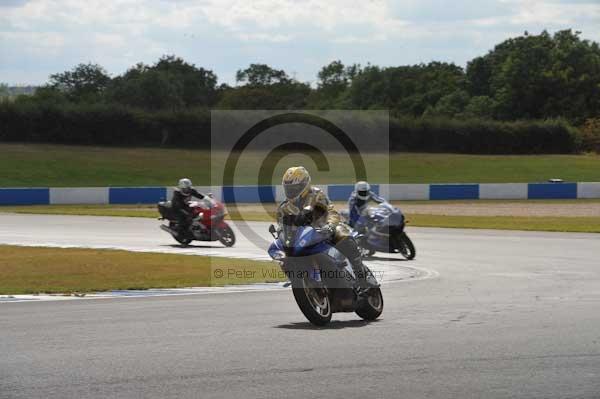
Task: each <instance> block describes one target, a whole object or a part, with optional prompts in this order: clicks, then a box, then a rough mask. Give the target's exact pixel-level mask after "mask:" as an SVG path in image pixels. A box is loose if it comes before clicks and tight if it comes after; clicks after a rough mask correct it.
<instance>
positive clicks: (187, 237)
mask: <svg viewBox="0 0 600 399" xmlns="http://www.w3.org/2000/svg"><path fill="white" fill-rule="evenodd" d="M188 206H189V207H190V208H191V210H192V214H191V215H190V217H191V220H192V222H191V224H190V226H189V228H188V229H185V230H183V231H181V229H180V228H179V223H178V219H177V216H176V215H175V212H174V210H173V208H172V205H171V201H162V202H159V203H158V212H160V216H161V217H160V218H159V220H167V221H168V222H169V224H161V225H160V228H161V229H162V230H164V231H166V232H167V233H169V234H171V235H172V236H173V238H174V239H175V240H176V241H177V242H178V243H180V244H181V245H188V244H189V243H190V242H192V241H193V240H197V241H220V242H221V244H223V245H225V246H226V247H231V246H233V244H235V234H234V233H233V230H232V229H231V227H229V225H228V224H227V223H226V222H225V215H227V212H225V207H224V206H223V204H222V203H220V202H219V201H216V200H215V199H214V198H212V197H205V198H204V199H202V200H200V201H190V202H189V203H188Z"/></svg>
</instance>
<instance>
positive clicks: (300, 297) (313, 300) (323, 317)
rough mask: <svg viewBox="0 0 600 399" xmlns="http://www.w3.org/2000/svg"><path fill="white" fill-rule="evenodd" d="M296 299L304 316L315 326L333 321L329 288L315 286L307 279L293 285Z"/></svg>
mask: <svg viewBox="0 0 600 399" xmlns="http://www.w3.org/2000/svg"><path fill="white" fill-rule="evenodd" d="M292 292H293V293H294V299H295V300H296V303H297V304H298V307H299V308H300V310H301V311H302V313H303V314H304V316H305V317H306V318H307V319H308V321H310V322H311V323H312V324H314V325H315V326H324V325H325V324H327V323H329V322H330V321H331V314H332V312H331V301H330V299H329V295H328V294H327V290H326V289H325V288H321V287H313V286H312V285H311V284H309V283H308V282H307V281H306V280H302V281H298V283H296V284H294V285H293V287H292Z"/></svg>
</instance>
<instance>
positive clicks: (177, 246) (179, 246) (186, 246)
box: [162, 244, 227, 249]
mask: <svg viewBox="0 0 600 399" xmlns="http://www.w3.org/2000/svg"><path fill="white" fill-rule="evenodd" d="M162 246H163V247H170V248H221V249H223V248H227V247H225V246H223V245H191V244H189V245H181V244H169V245H162Z"/></svg>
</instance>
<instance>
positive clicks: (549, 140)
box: [390, 118, 583, 154]
mask: <svg viewBox="0 0 600 399" xmlns="http://www.w3.org/2000/svg"><path fill="white" fill-rule="evenodd" d="M390 143H391V149H392V150H394V151H428V152H458V153H473V154H543V153H546V154H552V153H554V154H560V153H565V154H566V153H573V152H577V151H580V150H582V149H583V148H582V144H581V143H582V139H581V133H580V132H579V130H578V129H576V128H574V127H572V126H571V125H569V124H568V123H567V122H565V121H563V120H548V121H516V122H500V121H492V120H480V119H471V120H459V119H424V118H419V119H410V118H405V119H395V118H392V119H390Z"/></svg>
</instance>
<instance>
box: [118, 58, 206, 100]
mask: <svg viewBox="0 0 600 399" xmlns="http://www.w3.org/2000/svg"><path fill="white" fill-rule="evenodd" d="M216 85H217V77H216V75H215V74H214V73H213V72H212V71H209V70H206V69H204V68H198V67H196V66H195V65H193V64H189V63H187V62H185V61H183V60H182V59H181V58H178V57H175V56H163V57H161V58H160V59H159V60H158V61H157V62H156V63H155V64H154V65H152V66H149V65H145V64H143V63H139V64H137V65H136V66H135V67H133V68H131V69H129V70H128V71H127V72H126V73H125V74H123V76H119V77H117V78H115V79H114V80H113V82H112V84H111V86H110V88H109V90H108V96H107V97H108V99H109V101H115V102H118V103H121V104H126V105H130V106H134V107H140V108H147V109H152V110H157V109H178V108H185V107H195V106H200V107H210V106H212V105H214V104H215V102H216V100H217V88H216Z"/></svg>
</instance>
